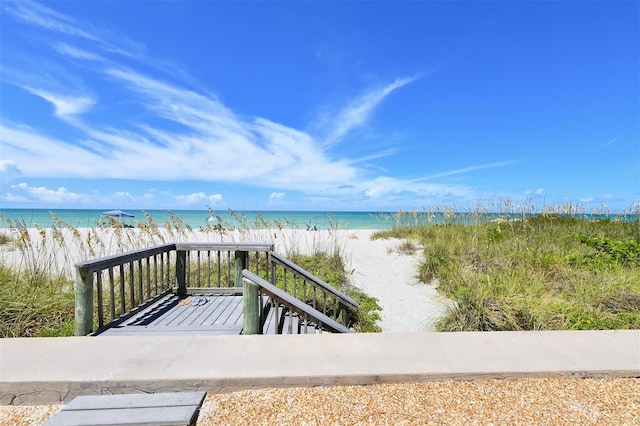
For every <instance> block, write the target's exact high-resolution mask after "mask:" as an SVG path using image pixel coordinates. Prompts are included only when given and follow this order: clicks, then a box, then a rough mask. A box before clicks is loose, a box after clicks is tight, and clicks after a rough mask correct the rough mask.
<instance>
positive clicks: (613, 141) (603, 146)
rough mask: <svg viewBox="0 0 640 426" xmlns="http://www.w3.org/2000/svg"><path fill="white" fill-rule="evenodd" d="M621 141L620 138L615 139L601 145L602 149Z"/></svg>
mask: <svg viewBox="0 0 640 426" xmlns="http://www.w3.org/2000/svg"><path fill="white" fill-rule="evenodd" d="M619 140H620V138H613V139H610V140H608V141H607V142H606V143H605V144H603V145H601V146H600V148H606V147H608V146H609V145H613V144H614V143H616V142H618V141H619Z"/></svg>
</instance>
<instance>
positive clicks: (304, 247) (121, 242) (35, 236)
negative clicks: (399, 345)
mask: <svg viewBox="0 0 640 426" xmlns="http://www.w3.org/2000/svg"><path fill="white" fill-rule="evenodd" d="M28 232H29V239H28V241H29V245H28V247H27V248H26V249H25V250H24V251H20V250H17V249H15V248H14V247H12V245H11V244H5V245H4V246H1V248H0V256H2V261H3V262H5V263H7V264H10V265H14V266H16V267H18V268H20V267H26V266H29V265H32V264H33V263H36V262H37V263H38V264H39V265H40V266H43V265H46V266H47V268H49V269H50V270H51V271H52V272H53V273H56V274H57V273H65V274H70V275H71V274H73V271H74V268H73V265H74V264H75V263H76V262H80V261H83V260H88V259H93V258H99V257H104V256H109V255H113V254H117V253H122V252H126V251H130V250H134V249H138V248H143V247H150V246H154V245H158V244H162V243H169V242H261V243H271V244H274V246H275V249H276V251H277V252H278V253H281V254H283V255H287V254H288V253H292V252H299V253H307V254H308V253H313V252H316V251H327V252H334V251H338V252H339V253H340V254H341V255H342V256H343V258H344V259H345V263H346V265H347V270H348V271H350V274H349V277H350V281H351V284H352V285H354V286H356V287H358V288H360V289H362V290H363V291H364V292H365V293H367V294H369V295H370V296H373V297H375V298H377V299H378V300H379V304H380V305H381V306H382V308H383V310H382V312H381V316H382V321H380V322H379V325H380V326H381V328H382V330H383V332H411V331H428V330H432V329H433V327H432V326H433V322H434V321H435V320H437V319H438V318H439V317H440V316H442V314H443V313H444V310H445V309H446V307H447V304H448V303H450V302H449V301H448V300H447V299H446V298H444V297H443V296H442V295H440V294H439V293H438V292H437V290H436V286H435V285H433V284H425V283H423V282H421V281H420V280H419V279H418V278H417V272H418V266H419V263H420V259H421V256H422V254H421V252H420V251H418V252H416V253H414V254H412V255H409V254H404V253H401V252H400V251H399V250H398V246H399V245H400V244H401V243H402V241H401V240H397V239H386V240H382V239H380V240H371V235H373V233H374V232H375V230H319V231H306V230H302V229H268V230H267V229H260V230H233V231H225V232H223V233H219V232H202V231H199V230H192V231H190V230H180V231H176V230H167V229H161V230H159V231H158V232H147V231H143V230H140V229H137V228H134V229H119V230H114V229H111V228H78V229H66V228H65V229H58V230H55V231H54V230H52V229H50V228H47V229H42V230H37V229H29V230H28ZM19 237H20V236H19V235H14V236H13V238H14V240H18V239H19Z"/></svg>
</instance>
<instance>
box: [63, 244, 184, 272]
mask: <svg viewBox="0 0 640 426" xmlns="http://www.w3.org/2000/svg"><path fill="white" fill-rule="evenodd" d="M175 248H176V245H175V244H174V243H170V244H162V245H158V246H154V247H149V248H146V249H139V250H132V251H128V252H126V253H120V254H114V255H112V256H106V257H101V258H99V259H93V260H85V261H82V262H78V263H76V264H75V267H76V268H88V270H89V271H93V272H95V271H98V270H100V269H106V268H109V267H111V266H118V265H122V264H124V263H128V262H131V261H136V260H140V259H144V258H147V257H150V256H153V255H156V254H160V253H166V252H168V251H172V250H175Z"/></svg>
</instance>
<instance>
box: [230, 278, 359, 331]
mask: <svg viewBox="0 0 640 426" xmlns="http://www.w3.org/2000/svg"><path fill="white" fill-rule="evenodd" d="M242 276H243V278H244V327H243V330H244V331H243V333H244V334H266V333H265V332H266V330H265V322H266V319H267V317H268V315H267V310H271V309H273V310H274V312H273V316H272V318H274V321H277V322H278V323H277V324H275V326H274V329H275V332H276V334H293V333H294V330H293V328H294V327H295V328H296V330H295V331H296V333H295V334H302V333H309V331H311V332H312V333H315V332H316V330H328V331H331V332H334V333H353V331H352V330H350V329H349V328H347V327H345V326H344V325H342V324H340V323H339V322H337V321H334V320H333V319H331V318H329V317H328V316H326V315H325V314H323V313H322V312H320V311H318V310H316V309H314V308H313V307H311V306H309V305H308V304H306V303H303V302H302V301H300V300H299V299H296V298H295V297H293V296H292V295H290V294H288V293H286V292H285V291H283V290H281V289H279V288H278V287H276V286H275V285H273V284H271V283H270V282H268V281H265V280H263V279H262V278H260V277H259V276H257V275H256V274H254V273H252V272H249V271H248V270H246V269H245V270H244V271H242ZM265 300H266V303H264V301H265Z"/></svg>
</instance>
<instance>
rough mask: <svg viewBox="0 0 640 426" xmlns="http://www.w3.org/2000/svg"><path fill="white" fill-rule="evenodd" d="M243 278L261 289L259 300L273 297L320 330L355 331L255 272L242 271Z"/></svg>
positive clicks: (275, 300) (275, 301)
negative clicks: (262, 295)
mask: <svg viewBox="0 0 640 426" xmlns="http://www.w3.org/2000/svg"><path fill="white" fill-rule="evenodd" d="M242 277H243V278H245V279H247V280H249V281H251V282H252V283H254V284H255V285H257V286H258V287H259V292H258V295H257V296H258V299H259V298H260V296H261V294H266V295H267V296H269V297H271V299H272V300H273V301H274V303H281V304H282V305H285V306H286V307H288V308H289V309H290V310H291V311H293V312H295V313H297V314H298V315H304V316H305V317H308V318H311V319H312V320H313V321H315V322H316V324H317V325H318V327H320V328H323V329H327V330H329V331H333V332H335V333H353V330H351V329H349V328H347V327H345V326H343V325H342V324H340V323H339V322H337V321H334V320H332V319H331V318H329V317H328V316H326V315H325V314H323V313H322V312H320V311H318V310H316V309H314V308H313V307H311V306H309V305H307V304H306V303H303V302H301V301H300V300H298V299H296V298H294V297H293V296H291V295H290V294H289V293H286V292H284V291H283V290H280V289H279V288H278V287H276V286H275V285H273V284H271V283H270V282H268V281H265V280H263V279H262V278H260V277H259V276H257V275H256V274H254V273H253V272H250V271H248V270H247V269H244V270H243V271H242ZM245 314H246V313H245ZM263 320H264V319H263V318H260V322H261V324H260V326H261V328H262V326H263V323H262V321H263Z"/></svg>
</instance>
